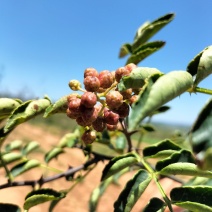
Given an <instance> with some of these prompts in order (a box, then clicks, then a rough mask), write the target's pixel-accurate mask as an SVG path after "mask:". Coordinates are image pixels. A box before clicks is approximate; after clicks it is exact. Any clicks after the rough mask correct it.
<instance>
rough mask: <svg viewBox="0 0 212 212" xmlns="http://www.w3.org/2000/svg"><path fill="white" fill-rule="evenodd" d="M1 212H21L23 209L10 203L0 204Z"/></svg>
mask: <svg viewBox="0 0 212 212" xmlns="http://www.w3.org/2000/svg"><path fill="white" fill-rule="evenodd" d="M0 211H2V212H21V209H20V208H19V207H18V205H14V204H10V203H0Z"/></svg>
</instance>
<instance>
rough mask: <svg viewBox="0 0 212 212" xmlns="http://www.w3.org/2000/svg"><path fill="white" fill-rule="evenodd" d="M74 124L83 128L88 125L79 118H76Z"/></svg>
mask: <svg viewBox="0 0 212 212" xmlns="http://www.w3.org/2000/svg"><path fill="white" fill-rule="evenodd" d="M76 122H77V124H78V125H80V126H83V127H86V126H89V123H87V122H85V121H84V120H83V118H82V117H81V116H79V117H77V118H76Z"/></svg>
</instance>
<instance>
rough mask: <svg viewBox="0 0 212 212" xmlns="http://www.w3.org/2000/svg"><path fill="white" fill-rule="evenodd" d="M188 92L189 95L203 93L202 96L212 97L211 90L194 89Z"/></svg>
mask: <svg viewBox="0 0 212 212" xmlns="http://www.w3.org/2000/svg"><path fill="white" fill-rule="evenodd" d="M188 91H189V92H191V93H204V94H209V95H212V90H210V89H207V88H200V87H194V88H191V89H189V90H188Z"/></svg>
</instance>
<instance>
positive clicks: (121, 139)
mask: <svg viewBox="0 0 212 212" xmlns="http://www.w3.org/2000/svg"><path fill="white" fill-rule="evenodd" d="M126 144H127V140H126V137H125V136H123V135H120V136H118V137H117V138H116V140H115V148H116V149H117V150H124V149H125V148H126Z"/></svg>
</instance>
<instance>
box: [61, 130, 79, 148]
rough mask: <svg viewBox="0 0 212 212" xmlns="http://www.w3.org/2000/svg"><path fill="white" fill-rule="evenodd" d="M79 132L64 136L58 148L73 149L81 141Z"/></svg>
mask: <svg viewBox="0 0 212 212" xmlns="http://www.w3.org/2000/svg"><path fill="white" fill-rule="evenodd" d="M79 133H80V132H79V130H78V129H77V130H75V131H74V132H73V133H67V134H66V135H64V136H63V137H62V138H61V139H60V141H59V144H58V147H60V148H63V147H69V148H71V147H73V146H74V145H75V144H76V143H77V142H78V139H79Z"/></svg>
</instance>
